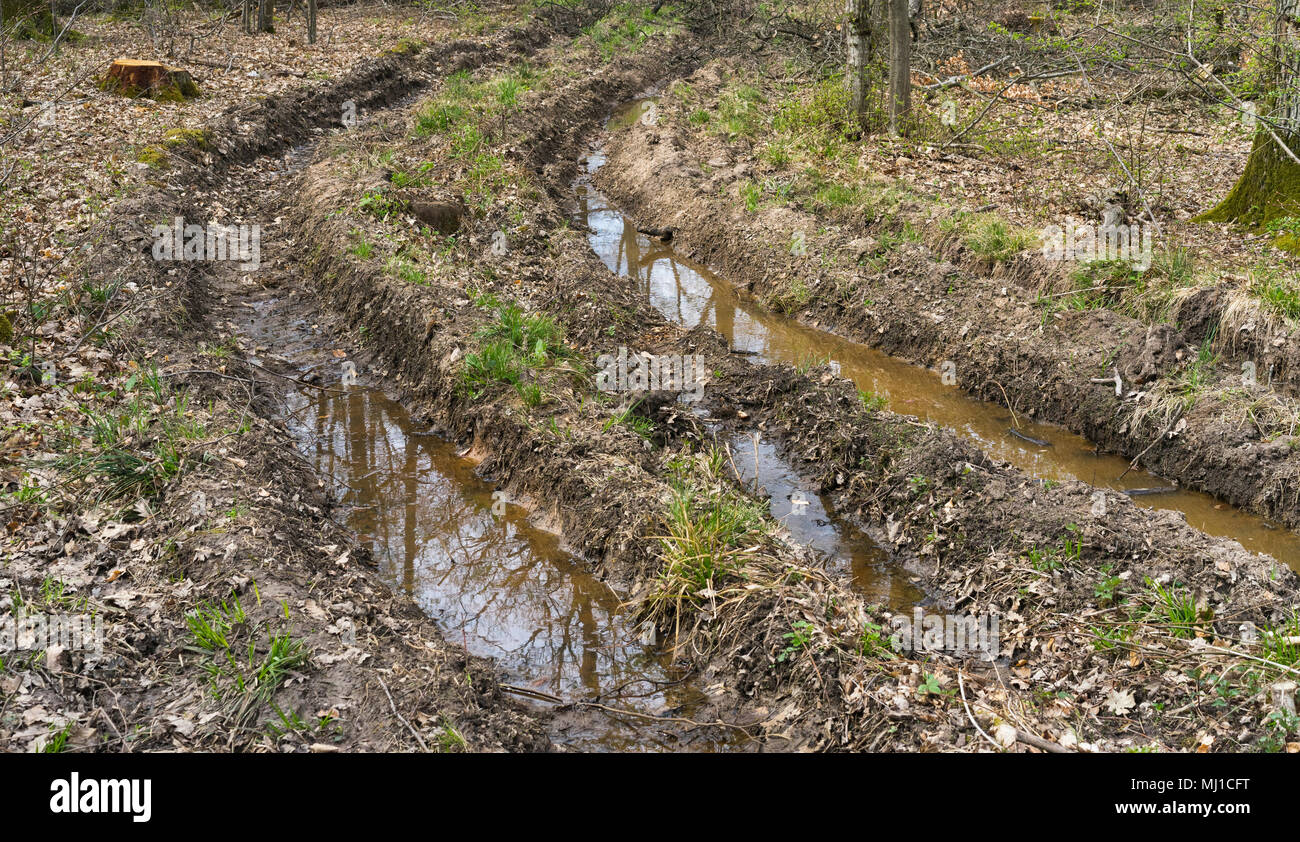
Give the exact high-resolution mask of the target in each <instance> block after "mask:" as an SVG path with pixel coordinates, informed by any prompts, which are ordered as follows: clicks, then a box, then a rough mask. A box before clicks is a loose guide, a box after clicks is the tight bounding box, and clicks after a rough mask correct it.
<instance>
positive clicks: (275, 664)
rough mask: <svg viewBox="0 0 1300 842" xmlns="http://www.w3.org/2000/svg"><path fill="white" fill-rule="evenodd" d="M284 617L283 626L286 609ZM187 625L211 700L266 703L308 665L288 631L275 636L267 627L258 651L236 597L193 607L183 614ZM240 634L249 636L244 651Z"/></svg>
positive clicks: (300, 646)
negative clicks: (222, 699)
mask: <svg viewBox="0 0 1300 842" xmlns="http://www.w3.org/2000/svg"><path fill="white" fill-rule="evenodd" d="M284 618H285V621H286V622H287V621H288V619H289V607H288V605H287V604H285V605H284ZM185 625H186V626H187V627H188V628H189V630H190V642H189V645H188V646H187V648H188V649H190V651H192V652H196V653H198V654H199V655H201V656H203V657H204V662H203V668H204V670H205V671H206V672H207V673H208V677H209V679H210V682H211V691H212V695H213V697H214V698H218V699H221V698H226V697H227V696H230V695H234V696H235V697H236V698H239V699H240V700H241V701H242V700H243V698H244V697H245V696H247V697H249V698H251V699H253V700H256V701H262V702H269V701H270V699H271V697H272V696H273V695H275V691H276V690H277V689H279V687H280V685H281V684H283V683H284V680H285V679H286V678H288V677H289V674H290V673H291V672H292V671H293V670H295V669H297V668H299V667H301V666H303V665H304V664H306V663H307V661H308V659H309V656H310V652H309V651H308V650H307V648H306V646H305V645H304V644H303V643H302V642H301V641H296V640H294V639H293V637H292V635H291V634H290V633H289V631H288V630H287V629H281V630H280V631H274V630H272V628H271V624H270V623H269V622H268V623H267V624H266V626H265V642H264V643H262V644H261V645H260V646H259V642H258V638H257V637H256V636H254V635H252V634H249V631H250V622H249V617H248V613H247V612H246V611H245V610H244V607H243V606H242V605H241V604H240V601H239V598H238V597H237V596H234V595H232V596H231V598H230V600H229V601H226V600H222V601H221V602H219V603H208V602H204V603H200V604H199V605H197V606H195V607H194V609H193V610H191V611H190V612H189V613H187V614H186V615H185ZM244 635H248V637H249V640H248V645H247V647H246V648H245V647H244V646H243V645H242V642H241V640H240V638H241V637H243V636H244ZM232 691H234V692H233V694H232ZM245 711H246V712H247V706H246V707H245Z"/></svg>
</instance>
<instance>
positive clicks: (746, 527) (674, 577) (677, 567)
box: [658, 486, 761, 603]
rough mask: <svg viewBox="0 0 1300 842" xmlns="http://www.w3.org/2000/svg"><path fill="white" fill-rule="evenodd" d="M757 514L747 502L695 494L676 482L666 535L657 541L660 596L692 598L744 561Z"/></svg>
mask: <svg viewBox="0 0 1300 842" xmlns="http://www.w3.org/2000/svg"><path fill="white" fill-rule="evenodd" d="M760 524H761V513H760V512H759V510H758V509H757V508H756V507H755V506H754V505H753V504H752V503H750V502H749V501H743V500H738V499H735V498H731V497H726V496H712V495H701V494H697V493H696V492H695V490H694V489H693V488H692V487H691V486H678V487H677V488H675V489H674V491H673V497H672V501H671V503H670V504H669V506H668V534H667V535H664V536H662V537H661V538H660V539H659V540H660V544H661V547H662V549H663V556H664V562H665V568H664V574H663V579H664V581H663V582H662V583H661V584H662V585H663V587H662V588H661V589H660V592H659V595H658V598H659V599H674V600H685V601H687V602H692V603H694V602H697V601H699V600H700V599H701V598H702V597H701V595H700V591H702V590H705V589H710V588H714V586H715V585H717V584H718V582H719V580H720V579H722V578H723V577H726V576H728V575H731V574H734V573H735V572H736V571H737V570H739V569H740V567H741V566H742V565H743V564H744V561H745V558H746V557H747V555H748V554H749V550H748V549H745V547H746V545H747V544H748V543H749V541H748V539H749V538H750V537H751V536H752V535H754V534H755V533H756V532H757V530H758V529H759V528H760Z"/></svg>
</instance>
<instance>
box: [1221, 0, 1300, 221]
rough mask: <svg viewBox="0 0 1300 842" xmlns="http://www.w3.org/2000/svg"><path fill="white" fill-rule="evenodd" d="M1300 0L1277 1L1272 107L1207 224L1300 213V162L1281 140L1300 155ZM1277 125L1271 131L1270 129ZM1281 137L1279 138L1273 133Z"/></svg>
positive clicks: (1297, 155)
mask: <svg viewBox="0 0 1300 842" xmlns="http://www.w3.org/2000/svg"><path fill="white" fill-rule="evenodd" d="M1297 12H1300V0H1277V21H1276V24H1275V30H1274V34H1275V45H1274V50H1275V55H1274V66H1275V68H1276V69H1275V71H1274V74H1273V91H1272V94H1271V100H1272V107H1271V108H1270V113H1269V115H1268V116H1267V117H1266V118H1262V119H1261V121H1260V122H1261V126H1260V130H1259V132H1258V133H1257V134H1256V135H1255V143H1254V146H1252V147H1251V150H1250V159H1249V160H1247V161H1246V170H1245V172H1243V173H1242V174H1241V178H1240V179H1238V181H1237V184H1236V186H1234V187H1233V188H1232V191H1231V192H1230V193H1228V195H1227V197H1226V198H1224V200H1223V201H1222V202H1220V203H1219V205H1218V206H1217V207H1215V208H1214V209H1213V210H1210V211H1207V212H1206V213H1204V214H1202V215H1201V216H1200V217H1199V219H1200V220H1201V221H1205V222H1237V223H1241V224H1243V225H1250V226H1254V227H1260V226H1263V225H1264V224H1265V223H1267V222H1268V221H1269V220H1271V219H1276V218H1278V217H1281V216H1296V217H1300V163H1296V161H1295V160H1294V159H1293V158H1292V156H1291V155H1289V154H1287V150H1286V149H1283V148H1282V147H1281V146H1279V144H1278V140H1281V141H1282V143H1284V144H1286V147H1287V149H1289V150H1290V151H1291V152H1292V153H1296V157H1300V21H1297V18H1296V16H1297ZM1270 128H1271V129H1272V134H1270V133H1269V131H1268V129H1270ZM1274 134H1275V135H1277V140H1274V139H1273V135H1274Z"/></svg>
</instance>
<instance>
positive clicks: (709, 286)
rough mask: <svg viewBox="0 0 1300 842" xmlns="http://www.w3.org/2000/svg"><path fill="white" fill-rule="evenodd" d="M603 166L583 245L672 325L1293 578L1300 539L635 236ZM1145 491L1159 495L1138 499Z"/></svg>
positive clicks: (587, 182)
mask: <svg viewBox="0 0 1300 842" xmlns="http://www.w3.org/2000/svg"><path fill="white" fill-rule="evenodd" d="M652 102H653V99H650V98H641V99H637V100H634V101H632V102H630V103H627V104H626V105H624V106H623V107H622V108H620V109H619V110H618V112H616V114H615V115H614V117H613V118H611V121H610V123H609V128H610V129H617V128H618V127H619V126H625V125H630V124H631V123H632V122H633V121H635V120H636V119H638V118H639V117H641V115H642V114H643V113H645V112H646V111H647V110H648V109H649V108H650V107H651V106H650V105H649V103H652ZM603 164H604V155H603V153H602V151H601V150H600V149H599V148H598V149H596V150H595V151H593V152H592V153H591V154H590V155H588V156H587V158H586V160H585V167H584V170H585V172H584V174H583V175H582V176H580V177H579V178H578V179H577V181H576V182H575V186H574V189H575V191H576V199H577V204H578V210H577V220H578V221H579V222H580V223H582V224H583V225H584V226H586V227H587V228H588V230H589V231H590V234H589V237H588V239H589V241H590V243H591V246H592V248H593V249H594V250H595V251H596V253H597V254H598V255H600V257H601V259H602V260H603V261H604V262H605V264H606V265H607V266H608V267H609V268H610V269H611V270H612V271H615V272H619V273H620V274H624V275H627V276H629V277H632V278H634V279H635V280H636V282H637V284H638V286H639V288H640V291H641V294H642V295H644V296H645V297H646V298H647V299H648V300H649V302H650V303H651V304H652V305H653V306H654V307H655V308H656V309H658V310H659V311H660V312H661V313H663V314H664V315H665V316H666V317H667V318H669V319H671V320H672V321H674V322H676V323H678V324H681V325H683V326H685V327H687V328H693V327H696V326H697V325H700V324H705V325H708V326H709V327H712V328H713V329H715V330H717V331H718V332H719V333H721V334H722V335H723V336H725V337H726V339H727V341H728V342H729V343H730V346H731V347H732V348H733V349H734V350H735V351H737V352H739V353H743V354H746V355H749V356H750V357H751V358H752V359H753V360H754V361H756V362H760V363H793V364H806V363H809V362H813V361H817V362H821V361H825V360H830V361H832V362H833V363H834V364H835V365H837V366H838V367H839V370H840V372H841V373H842V374H843V376H845V377H848V378H849V379H851V380H852V381H853V382H854V383H855V384H856V385H857V386H858V388H859V389H862V390H864V391H867V392H871V393H874V394H876V395H879V396H881V397H883V398H884V399H886V400H887V402H888V406H889V408H890V409H891V410H893V411H895V412H898V413H902V414H908V415H915V416H917V417H918V418H921V419H923V420H926V421H931V422H934V423H935V424H938V425H940V426H943V427H947V428H949V429H951V430H953V431H955V432H957V433H958V434H959V435H962V436H964V437H966V438H968V439H970V440H972V441H973V442H975V443H976V444H977V445H978V446H979V447H980V448H981V449H983V450H984V451H985V452H987V453H988V454H989V455H991V456H993V457H995V458H998V459H1002V460H1005V461H1006V462H1009V463H1011V464H1012V465H1015V466H1016V467H1017V468H1020V469H1021V470H1023V471H1025V472H1026V473H1028V474H1030V475H1031V476H1034V477H1038V478H1040V479H1042V480H1045V481H1062V480H1069V479H1077V480H1082V481H1084V482H1087V483H1090V484H1092V485H1095V486H1097V487H1098V488H1099V489H1112V490H1113V491H1115V492H1118V493H1125V492H1127V493H1128V494H1129V495H1131V496H1132V498H1133V500H1134V501H1135V502H1137V503H1138V504H1139V505H1142V506H1147V507H1150V508H1155V509H1170V510H1175V511H1179V512H1182V513H1183V514H1184V515H1185V516H1186V518H1187V522H1188V523H1189V524H1190V525H1191V526H1193V527H1195V528H1197V529H1200V530H1201V531H1203V532H1206V533H1208V534H1210V535H1217V536H1222V537H1226V538H1231V539H1234V540H1236V541H1238V542H1239V543H1241V545H1242V546H1243V547H1245V548H1246V549H1248V550H1251V551H1253V552H1259V553H1265V554H1268V555H1271V556H1273V557H1274V558H1276V559H1278V560H1279V561H1282V562H1284V563H1285V564H1287V565H1288V566H1290V567H1291V568H1292V569H1294V570H1297V571H1300V535H1297V534H1296V533H1294V532H1292V531H1290V530H1288V529H1286V528H1285V527H1282V526H1280V525H1277V524H1274V523H1272V522H1270V521H1268V520H1267V519H1265V518H1260V517H1257V516H1254V515H1250V514H1247V513H1246V512H1243V511H1241V510H1240V509H1237V508H1235V507H1233V506H1231V505H1229V504H1227V503H1224V502H1221V501H1219V500H1217V499H1215V498H1214V497H1211V496H1210V495H1207V494H1203V493H1200V492H1195V491H1188V490H1185V489H1173V490H1170V491H1165V490H1162V489H1168V488H1169V487H1170V483H1168V482H1167V481H1165V480H1162V479H1160V478H1158V477H1156V476H1153V475H1151V474H1148V473H1146V472H1145V471H1141V470H1132V469H1130V468H1129V463H1128V460H1126V459H1124V458H1122V457H1120V456H1117V455H1115V454H1106V453H1100V452H1098V449H1097V447H1096V446H1095V445H1094V444H1093V443H1092V442H1090V441H1088V440H1087V439H1085V438H1083V437H1082V436H1078V435H1075V434H1073V433H1071V432H1069V431H1068V430H1066V429H1064V428H1062V427H1059V426H1056V425H1052V424H1043V423H1038V422H1035V421H1033V420H1031V419H1027V418H1025V417H1023V416H1017V417H1013V416H1012V414H1011V413H1010V412H1009V411H1008V410H1007V409H1006V408H1005V407H1003V406H999V405H997V404H993V403H988V402H985V401H981V400H978V399H976V398H973V397H971V396H969V395H967V394H966V393H964V392H962V391H961V390H960V389H958V388H957V387H955V386H950V385H946V384H944V383H943V382H942V378H941V376H940V375H939V374H938V373H936V372H934V371H931V370H928V369H926V368H923V367H920V366H917V365H913V364H911V363H907V362H904V361H902V360H899V359H896V358H894V357H890V356H889V355H887V354H884V353H882V352H880V351H877V350H874V349H872V348H870V347H868V346H866V345H863V344H860V343H857V342H853V341H851V340H848V339H845V338H843V337H841V336H838V335H836V334H834V333H830V332H828V331H824V330H818V329H816V328H813V327H808V326H806V325H803V324H801V323H799V322H798V321H797V320H795V319H793V318H790V317H787V316H782V315H779V314H775V313H772V312H769V311H767V310H765V309H763V308H762V307H761V306H760V305H758V303H757V302H755V301H753V300H752V299H750V298H747V297H745V296H743V295H741V294H739V293H737V291H736V289H735V287H734V286H733V285H732V284H731V283H729V282H728V281H727V280H726V279H725V278H720V277H718V276H717V275H715V274H714V273H713V272H711V271H710V270H709V269H708V268H707V267H705V266H701V265H698V264H696V263H694V262H692V261H691V260H688V259H685V258H683V257H681V256H680V255H678V254H676V253H675V252H674V251H673V249H672V246H671V245H669V244H668V243H664V242H660V241H659V240H658V239H653V238H650V237H647V236H645V235H643V234H639V233H637V231H636V226H635V224H633V223H632V222H631V221H630V220H628V219H626V218H625V217H624V215H623V214H622V212H621V211H620V210H619V209H618V208H617V207H615V206H613V205H612V204H611V203H610V201H609V200H608V199H607V198H606V197H605V196H603V195H602V194H601V193H600V192H599V191H598V190H596V189H595V188H594V187H593V186H592V183H591V174H592V173H594V172H595V171H596V170H597V169H599V168H600V167H601V166H602V165H603ZM1013 431H1014V432H1013ZM1040 442H1041V443H1040ZM1152 489H1157V490H1161V491H1160V493H1144V492H1146V491H1148V490H1152ZM1135 492H1136V493H1135ZM774 511H775V510H774ZM858 584H859V586H861V582H860V581H859V582H858Z"/></svg>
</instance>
